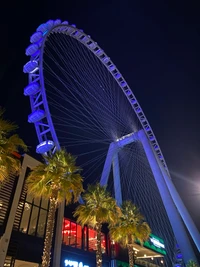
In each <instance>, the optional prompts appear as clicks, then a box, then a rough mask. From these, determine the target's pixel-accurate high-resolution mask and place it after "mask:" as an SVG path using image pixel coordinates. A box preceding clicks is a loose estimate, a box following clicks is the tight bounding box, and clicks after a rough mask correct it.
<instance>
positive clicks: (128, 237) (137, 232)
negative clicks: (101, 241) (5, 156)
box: [109, 201, 151, 267]
mask: <svg viewBox="0 0 200 267" xmlns="http://www.w3.org/2000/svg"><path fill="white" fill-rule="evenodd" d="M109 230H110V231H109V234H110V237H111V239H112V240H114V241H116V242H118V243H119V244H120V245H122V247H127V249H128V256H129V266H130V267H133V266H134V251H133V248H134V243H135V242H136V241H139V242H140V244H141V245H142V244H143V242H144V241H146V240H147V239H148V238H149V235H150V233H151V229H150V227H149V225H148V224H147V223H146V222H145V221H144V217H143V216H142V214H141V213H140V211H139V209H138V208H137V207H136V206H135V205H134V204H133V203H132V202H131V201H124V202H123V203H122V206H121V216H120V217H119V220H118V222H117V223H116V224H115V225H114V226H110V227H109Z"/></svg>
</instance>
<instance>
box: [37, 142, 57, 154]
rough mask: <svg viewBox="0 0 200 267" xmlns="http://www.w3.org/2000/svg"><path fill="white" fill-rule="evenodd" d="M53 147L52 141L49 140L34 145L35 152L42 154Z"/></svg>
mask: <svg viewBox="0 0 200 267" xmlns="http://www.w3.org/2000/svg"><path fill="white" fill-rule="evenodd" d="M53 147H54V142H53V141H51V140H47V141H44V142H42V143H40V144H39V145H38V146H37V147H36V153H38V154H44V153H46V152H48V151H50V150H51V149H52V148H53Z"/></svg>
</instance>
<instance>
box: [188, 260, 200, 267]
mask: <svg viewBox="0 0 200 267" xmlns="http://www.w3.org/2000/svg"><path fill="white" fill-rule="evenodd" d="M186 267H199V264H198V263H197V262H196V261H194V260H189V261H188V262H187V264H186Z"/></svg>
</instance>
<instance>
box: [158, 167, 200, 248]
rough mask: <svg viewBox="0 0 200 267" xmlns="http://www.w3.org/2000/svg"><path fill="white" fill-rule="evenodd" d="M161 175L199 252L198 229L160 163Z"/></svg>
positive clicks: (199, 235) (199, 236)
mask: <svg viewBox="0 0 200 267" xmlns="http://www.w3.org/2000/svg"><path fill="white" fill-rule="evenodd" d="M160 168H161V171H162V174H163V177H164V179H165V182H166V184H167V187H168V189H169V192H170V194H171V196H172V199H173V201H174V203H175V205H176V207H177V209H178V211H179V213H180V215H181V217H182V219H183V221H184V223H185V225H186V227H187V229H188V231H189V233H190V235H191V237H192V239H193V241H194V243H195V245H196V247H197V249H198V251H199V252H200V234H199V231H198V230H197V228H196V225H195V224H194V222H193V220H192V218H191V216H190V214H189V212H188V211H187V209H186V207H185V205H184V203H183V201H182V199H181V198H180V196H179V194H178V192H177V190H176V188H175V186H174V184H173V182H172V180H171V179H170V178H169V176H168V175H167V173H166V171H165V170H164V168H163V166H161V165H160Z"/></svg>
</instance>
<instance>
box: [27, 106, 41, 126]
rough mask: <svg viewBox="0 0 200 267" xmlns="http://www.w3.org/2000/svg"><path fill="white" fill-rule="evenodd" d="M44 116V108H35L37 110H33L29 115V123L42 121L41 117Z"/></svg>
mask: <svg viewBox="0 0 200 267" xmlns="http://www.w3.org/2000/svg"><path fill="white" fill-rule="evenodd" d="M44 116H45V112H44V110H41V109H38V110H35V111H33V113H31V114H30V115H29V116H28V122H29V123H36V122H38V121H40V120H41V119H43V118H44Z"/></svg>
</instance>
